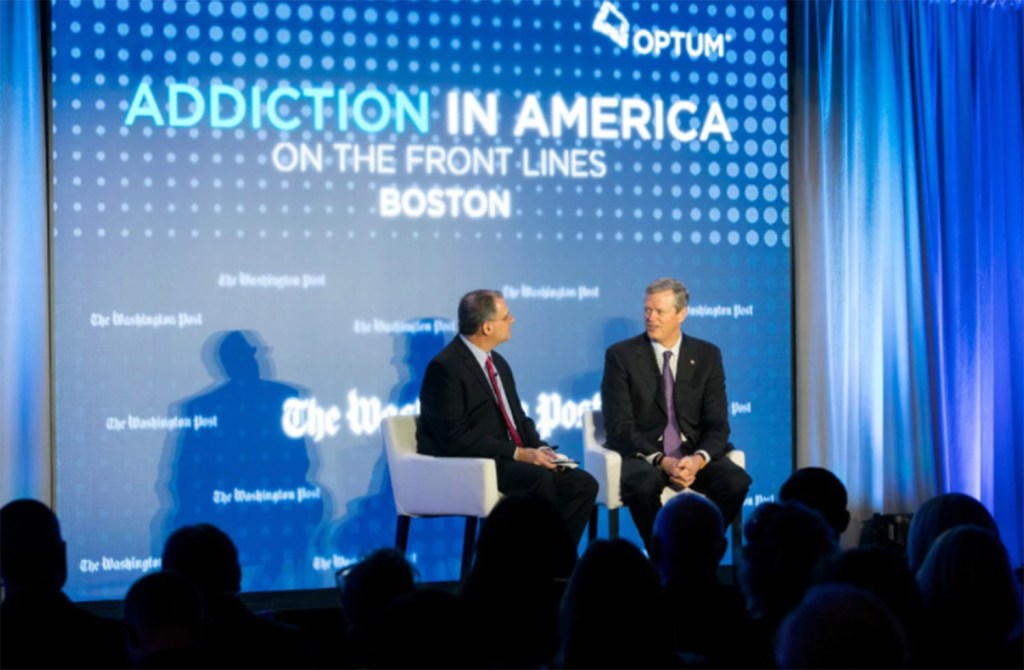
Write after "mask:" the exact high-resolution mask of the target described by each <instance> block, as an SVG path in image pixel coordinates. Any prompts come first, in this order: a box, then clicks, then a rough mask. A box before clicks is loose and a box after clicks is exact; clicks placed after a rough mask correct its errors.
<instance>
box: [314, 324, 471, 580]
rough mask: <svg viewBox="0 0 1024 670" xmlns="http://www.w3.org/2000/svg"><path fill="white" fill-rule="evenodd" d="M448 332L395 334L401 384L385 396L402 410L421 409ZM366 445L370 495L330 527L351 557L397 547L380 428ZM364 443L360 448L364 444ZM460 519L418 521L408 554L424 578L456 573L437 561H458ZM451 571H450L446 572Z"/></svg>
mask: <svg viewBox="0 0 1024 670" xmlns="http://www.w3.org/2000/svg"><path fill="white" fill-rule="evenodd" d="M437 321H443V319H439V318H433V317H423V318H420V319H415V323H417V324H424V325H427V324H429V325H431V326H432V325H433V324H434V323H435V322H437ZM450 336H451V334H450V333H444V332H436V331H435V330H433V328H431V329H430V330H425V331H423V332H414V333H404V334H400V335H395V336H394V338H393V347H392V355H391V361H390V363H391V365H392V366H393V367H394V369H395V372H396V373H397V377H398V380H397V383H396V384H395V385H394V386H393V387H392V388H391V391H390V392H389V393H388V396H387V404H388V405H389V406H391V407H394V408H396V409H397V410H398V411H399V412H402V413H408V412H417V413H418V406H417V402H418V400H419V395H420V386H421V385H422V383H423V374H424V372H425V371H426V369H427V365H428V364H429V363H430V361H431V359H433V358H434V356H436V355H437V354H438V352H440V351H441V349H443V348H444V347H445V345H446V344H447V343H448V340H449V339H450ZM367 439H368V440H370V442H371V444H369V445H368V446H367V448H368V449H371V450H372V451H373V453H374V454H375V458H376V460H375V462H374V464H373V468H372V474H371V476H370V481H369V482H368V488H367V494H366V495H365V496H362V497H359V498H355V499H352V500H350V501H349V502H348V513H347V514H346V515H345V516H344V517H342V518H341V519H340V520H339V521H338V522H337V525H336V526H335V528H334V529H333V530H332V532H331V539H330V544H331V546H332V547H334V548H335V550H336V551H338V552H339V553H343V554H345V555H349V556H365V555H366V554H368V553H370V552H371V551H373V550H374V549H379V548H381V547H391V546H394V542H395V500H394V494H393V492H392V488H391V476H390V473H389V472H388V467H387V458H386V457H385V455H384V446H383V443H382V441H381V436H380V433H379V432H375V433H373V434H372V436H371V437H369V438H367ZM361 448H362V447H361ZM462 527H463V525H462V523H461V521H460V520H456V522H455V523H453V522H452V520H451V519H432V520H425V522H424V523H418V524H416V527H415V530H414V531H413V532H412V534H411V536H410V538H409V552H408V553H409V557H410V558H413V559H415V562H416V563H417V568H418V570H419V571H420V575H421V577H422V578H423V579H425V580H428V581H437V580H440V579H450V578H454V577H453V575H454V574H457V567H454V568H453V572H451V574H448V571H446V569H445V568H444V567H443V566H441V565H440V564H439V562H441V561H444V560H447V559H451V563H452V565H453V566H457V563H458V560H459V556H460V553H459V552H460V551H461V546H462V545H461V541H462ZM446 575H447V576H446Z"/></svg>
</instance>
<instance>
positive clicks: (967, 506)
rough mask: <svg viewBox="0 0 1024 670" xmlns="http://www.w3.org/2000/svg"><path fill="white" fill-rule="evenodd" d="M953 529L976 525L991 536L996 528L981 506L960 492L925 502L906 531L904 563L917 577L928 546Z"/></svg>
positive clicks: (986, 511)
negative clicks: (989, 532) (907, 564)
mask: <svg viewBox="0 0 1024 670" xmlns="http://www.w3.org/2000/svg"><path fill="white" fill-rule="evenodd" d="M956 526H977V527H978V528H984V529H985V530H988V531H991V532H993V533H995V535H996V537H999V528H998V527H997V526H996V521H995V519H993V518H992V515H991V514H990V513H989V511H988V510H987V509H985V506H984V505H982V504H981V503H980V502H978V501H977V500H975V499H974V498H972V497H971V496H969V495H966V494H963V493H943V494H942V495H938V496H935V497H934V498H932V499H930V500H928V501H926V502H925V503H924V504H923V505H921V507H920V508H919V509H918V510H917V512H915V513H914V516H913V517H912V518H911V519H910V528H909V530H908V531H907V562H908V563H909V564H910V571H911V572H913V573H914V574H917V571H918V570H919V569H920V568H921V564H922V563H924V557H925V556H927V555H928V550H929V549H931V547H932V543H933V542H935V540H936V539H938V537H939V535H942V533H943V532H944V531H947V530H949V529H950V528H954V527H956Z"/></svg>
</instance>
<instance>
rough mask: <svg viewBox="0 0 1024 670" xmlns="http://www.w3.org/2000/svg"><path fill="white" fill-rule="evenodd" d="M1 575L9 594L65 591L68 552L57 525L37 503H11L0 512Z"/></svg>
mask: <svg viewBox="0 0 1024 670" xmlns="http://www.w3.org/2000/svg"><path fill="white" fill-rule="evenodd" d="M0 575H2V577H3V583H4V588H5V589H6V591H7V593H8V594H10V593H16V592H20V591H49V592H54V591H60V590H61V589H62V588H64V582H65V581H66V580H67V576H68V571H67V551H66V548H65V545H64V540H63V539H62V538H61V535H60V524H59V523H58V522H57V516H56V515H55V514H54V513H53V511H52V510H51V509H50V508H49V507H47V506H46V505H44V504H43V503H41V502H39V501H38V500H29V499H22V500H14V501H12V502H9V503H7V504H6V505H4V506H3V509H0Z"/></svg>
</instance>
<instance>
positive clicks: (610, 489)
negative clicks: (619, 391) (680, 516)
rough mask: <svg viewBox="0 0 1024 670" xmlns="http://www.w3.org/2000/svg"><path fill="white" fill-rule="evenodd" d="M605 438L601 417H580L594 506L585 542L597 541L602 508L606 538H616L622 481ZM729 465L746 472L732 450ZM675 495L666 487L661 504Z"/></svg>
mask: <svg viewBox="0 0 1024 670" xmlns="http://www.w3.org/2000/svg"><path fill="white" fill-rule="evenodd" d="M607 439H608V436H607V434H606V433H605V430H604V415H603V414H602V413H601V412H596V411H590V412H584V413H583V468H584V469H585V470H586V471H587V472H589V473H590V474H591V475H593V476H594V478H595V479H596V480H597V484H598V491H597V505H595V506H594V511H593V513H592V515H591V518H590V531H589V533H588V541H589V542H593V541H594V540H595V539H596V538H597V506H598V505H604V506H605V507H606V508H607V509H608V536H609V537H612V538H615V537H618V536H619V508H620V507H622V498H621V497H620V494H619V493H620V486H619V483H620V481H621V479H622V456H621V455H620V454H619V452H617V451H612V450H611V449H606V448H605V446H604V443H605V442H606V441H607ZM725 457H726V458H728V459H729V460H730V461H732V462H733V463H735V464H736V465H738V466H740V467H741V468H744V469H746V465H747V458H746V455H745V454H744V453H743V452H742V451H740V450H739V449H733V450H732V451H730V452H729V453H727V454H726V455H725ZM678 494H679V491H675V490H673V489H671V488H669V487H667V486H666V487H665V489H664V490H663V491H662V492H661V502H662V504H665V503H666V502H668V500H669V499H670V498H671V497H672V496H675V495H678ZM697 495H700V494H697ZM731 532H732V560H733V565H737V560H738V558H739V548H740V546H741V544H742V542H743V511H742V509H741V510H740V513H739V515H738V516H737V517H736V520H735V521H733V524H732V531H731Z"/></svg>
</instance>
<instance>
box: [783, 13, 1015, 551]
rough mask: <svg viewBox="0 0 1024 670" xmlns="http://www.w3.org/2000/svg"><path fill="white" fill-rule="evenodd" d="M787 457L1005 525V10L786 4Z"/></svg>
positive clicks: (1011, 214)
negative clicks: (957, 505) (945, 499)
mask: <svg viewBox="0 0 1024 670" xmlns="http://www.w3.org/2000/svg"><path fill="white" fill-rule="evenodd" d="M791 9H792V11H793V16H792V22H791V26H792V29H793V31H794V32H795V33H796V34H795V35H794V36H793V39H792V44H793V49H794V51H793V70H792V72H791V76H792V83H793V86H794V89H793V101H794V110H793V117H792V128H793V131H792V133H791V139H792V143H793V151H792V155H793V157H794V158H793V167H792V175H793V191H794V204H795V208H794V209H795V211H794V226H795V229H796V230H795V236H794V240H795V242H794V243H795V250H794V263H795V267H796V278H797V282H796V284H797V289H796V294H797V305H796V314H797V351H796V360H797V399H798V404H799V407H798V415H797V435H798V445H797V458H798V463H799V464H800V465H811V464H813V465H822V466H825V467H828V468H830V469H832V470H833V471H835V472H836V473H837V474H839V475H840V476H841V477H842V478H843V479H844V481H845V482H846V483H847V487H848V489H849V491H850V494H851V507H853V508H854V512H855V513H859V516H860V517H861V518H863V517H865V516H867V515H868V514H869V513H870V512H871V511H886V512H912V511H913V510H914V509H916V508H917V507H918V506H919V505H920V503H922V502H923V501H924V500H926V499H927V498H929V497H931V496H933V495H936V494H938V493H942V492H947V491H960V492H964V493H967V494H970V495H972V496H975V497H977V498H978V499H980V500H981V501H982V502H983V503H984V504H985V505H986V506H987V507H988V508H989V510H990V511H992V513H993V514H994V515H995V517H996V520H997V521H998V523H999V526H1000V531H1001V533H1002V535H1003V539H1004V541H1005V543H1006V545H1007V548H1008V549H1009V550H1010V553H1011V558H1012V560H1013V561H1014V563H1015V564H1020V562H1021V559H1022V547H1021V544H1022V532H1021V528H1022V525H1024V331H1022V326H1024V323H1022V312H1024V289H1022V285H1024V282H1022V277H1024V215H1022V209H1024V142H1022V127H1024V103H1022V88H1024V41H1022V36H1024V11H1022V6H1021V2H1020V1H1019V0H1017V1H1014V2H934V1H933V2H886V3H876V2H812V3H799V2H798V3H793V4H791Z"/></svg>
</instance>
